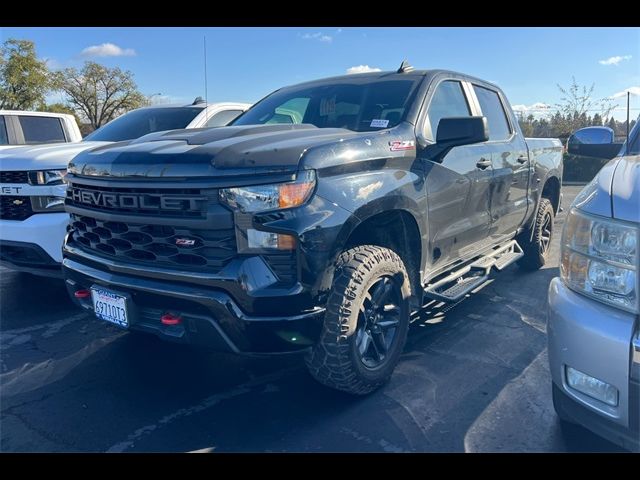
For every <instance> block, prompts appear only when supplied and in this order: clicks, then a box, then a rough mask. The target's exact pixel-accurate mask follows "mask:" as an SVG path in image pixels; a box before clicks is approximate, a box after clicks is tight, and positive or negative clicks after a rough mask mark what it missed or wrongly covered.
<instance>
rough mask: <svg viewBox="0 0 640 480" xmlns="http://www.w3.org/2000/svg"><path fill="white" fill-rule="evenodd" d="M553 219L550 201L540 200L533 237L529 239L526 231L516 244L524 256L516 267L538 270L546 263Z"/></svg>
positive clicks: (529, 234) (529, 232)
mask: <svg viewBox="0 0 640 480" xmlns="http://www.w3.org/2000/svg"><path fill="white" fill-rule="evenodd" d="M553 219H554V213H553V205H552V204H551V200H549V199H548V198H541V199H540V204H539V205H538V211H537V212H536V221H535V224H534V225H533V237H531V230H528V231H527V232H525V235H523V238H521V241H519V242H518V243H519V244H520V246H521V247H522V250H523V251H524V256H523V257H522V258H521V259H520V260H518V265H519V266H520V268H522V269H523V270H539V269H541V268H542V267H543V266H544V265H545V264H546V263H547V259H548V258H549V251H550V250H551V236H552V235H553Z"/></svg>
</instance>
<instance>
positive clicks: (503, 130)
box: [473, 85, 511, 141]
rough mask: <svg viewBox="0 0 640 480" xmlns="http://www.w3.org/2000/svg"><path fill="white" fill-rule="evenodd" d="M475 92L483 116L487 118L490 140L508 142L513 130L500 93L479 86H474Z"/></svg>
mask: <svg viewBox="0 0 640 480" xmlns="http://www.w3.org/2000/svg"><path fill="white" fill-rule="evenodd" d="M473 90H474V92H475V93H476V97H478V102H479V103H480V108H481V109H482V115H484V116H485V117H486V118H487V125H488V126H489V140H491V141H500V140H507V139H508V138H509V137H510V136H511V129H510V128H509V122H508V121H507V114H506V113H505V112H504V108H503V107H502V102H501V101H500V96H499V95H498V92H495V91H493V90H489V89H488V88H483V87H479V86H478V85H474V86H473Z"/></svg>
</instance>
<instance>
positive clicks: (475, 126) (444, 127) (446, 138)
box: [436, 117, 489, 148]
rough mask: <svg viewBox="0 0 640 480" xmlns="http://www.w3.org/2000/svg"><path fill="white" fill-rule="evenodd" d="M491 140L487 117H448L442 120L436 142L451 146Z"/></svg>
mask: <svg viewBox="0 0 640 480" xmlns="http://www.w3.org/2000/svg"><path fill="white" fill-rule="evenodd" d="M487 140H489V128H488V127H487V119H486V117H448V118H443V119H441V120H440V123H439V124H438V133H437V134H436V144H442V145H447V146H448V147H449V148H452V147H459V146H461V145H471V144H472V143H481V142H486V141H487Z"/></svg>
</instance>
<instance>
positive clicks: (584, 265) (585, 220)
mask: <svg viewBox="0 0 640 480" xmlns="http://www.w3.org/2000/svg"><path fill="white" fill-rule="evenodd" d="M638 236H639V235H638V227H637V225H633V224H630V223H628V222H623V221H620V220H614V219H608V218H604V217H597V216H592V215H587V214H584V213H582V212H580V211H579V210H577V209H575V208H573V209H571V211H570V212H569V214H568V215H567V221H566V224H565V226H564V229H563V232H562V245H561V247H560V249H561V250H560V251H561V261H560V278H561V279H562V280H563V281H564V283H565V284H566V285H567V286H568V287H569V288H571V289H572V290H575V291H576V292H579V293H582V294H584V295H588V296H589V297H592V298H595V299H596V300H599V301H601V302H603V303H607V304H609V305H613V306H615V307H618V308H621V309H623V310H627V311H629V312H634V313H635V312H638V270H637V268H638V267H637V265H638Z"/></svg>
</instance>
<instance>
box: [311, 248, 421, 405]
mask: <svg viewBox="0 0 640 480" xmlns="http://www.w3.org/2000/svg"><path fill="white" fill-rule="evenodd" d="M409 296H410V286H409V276H408V275H407V271H406V268H405V266H404V263H403V262H402V260H401V259H400V257H399V256H398V255H397V254H396V253H395V252H393V251H392V250H389V249H388V248H382V247H377V246H373V245H363V246H358V247H354V248H351V249H349V250H347V251H345V252H343V253H342V254H341V255H340V257H339V259H338V262H337V265H336V272H335V277H334V283H333V287H332V290H331V293H330V295H329V300H328V301H327V310H326V314H325V319H324V326H323V329H322V333H321V336H320V340H319V341H318V343H317V344H316V345H315V346H314V347H313V349H312V350H311V352H310V353H309V354H308V355H307V357H306V359H305V360H306V363H307V367H308V369H309V372H310V373H311V375H312V376H313V377H314V378H315V379H316V380H318V381H319V382H320V383H322V384H324V385H326V386H328V387H331V388H335V389H337V390H342V391H344V392H348V393H351V394H356V395H364V394H367V393H370V392H372V391H373V390H375V389H376V388H378V387H380V386H381V385H383V384H384V383H385V382H386V381H387V380H388V379H389V377H390V376H391V373H392V372H393V370H394V368H395V366H396V365H397V363H398V360H399V358H400V354H401V353H402V349H403V347H404V344H405V341H406V339H407V331H408V329H409Z"/></svg>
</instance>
